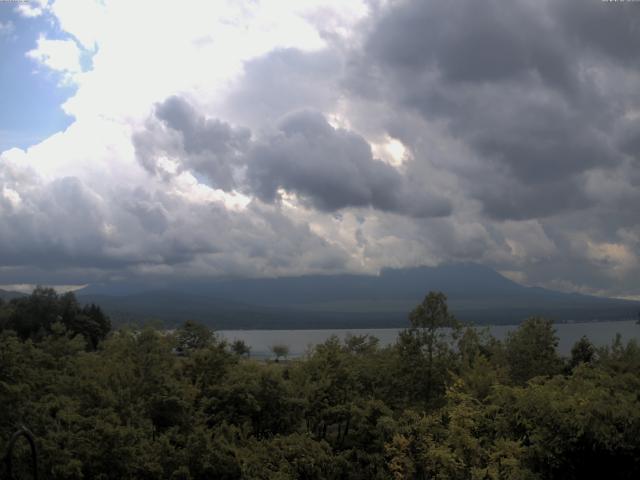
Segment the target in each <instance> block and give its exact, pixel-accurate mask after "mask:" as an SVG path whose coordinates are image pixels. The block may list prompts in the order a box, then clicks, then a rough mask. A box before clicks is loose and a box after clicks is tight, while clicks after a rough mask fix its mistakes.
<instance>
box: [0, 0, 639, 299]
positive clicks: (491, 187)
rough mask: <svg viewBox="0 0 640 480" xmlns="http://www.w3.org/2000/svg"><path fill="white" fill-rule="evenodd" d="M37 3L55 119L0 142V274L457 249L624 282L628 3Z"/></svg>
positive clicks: (580, 286)
mask: <svg viewBox="0 0 640 480" xmlns="http://www.w3.org/2000/svg"><path fill="white" fill-rule="evenodd" d="M50 3H51V5H49V3H47V2H42V3H40V4H38V6H37V9H38V15H43V16H44V17H45V18H46V19H47V20H51V21H53V24H55V25H56V26H57V27H60V30H61V32H56V33H55V34H56V35H58V34H60V33H63V34H64V35H67V40H50V39H51V38H53V35H54V33H53V32H47V33H45V34H44V36H43V37H42V38H41V42H39V43H38V46H37V47H36V49H35V50H33V51H32V52H30V53H29V55H30V57H31V58H33V59H34V60H35V61H38V62H39V63H40V64H41V65H44V66H47V68H52V69H54V70H56V71H60V72H62V73H63V75H67V76H71V77H73V79H74V81H75V83H76V84H77V92H76V93H75V94H74V95H73V96H72V98H70V99H69V101H67V102H66V103H65V105H64V106H63V108H64V110H65V111H66V112H67V113H69V114H70V115H72V116H73V117H74V118H75V122H74V123H73V124H72V125H71V126H70V127H69V128H68V129H67V130H66V131H64V132H59V133H58V134H56V135H54V136H52V137H50V138H49V139H47V140H46V141H44V142H42V143H41V144H40V145H37V146H34V147H31V148H30V149H28V150H27V151H25V152H22V151H19V150H12V151H9V152H4V153H3V154H2V155H3V156H2V161H1V162H0V227H1V228H0V252H1V253H0V256H1V261H0V280H1V281H2V283H6V284H18V283H25V284H31V283H36V282H37V281H38V279H43V280H42V281H43V282H44V283H52V284H70V285H74V284H84V283H87V282H89V281H93V280H95V279H114V280H117V279H120V280H122V279H128V278H132V277H139V278H143V279H152V278H160V277H171V276H192V277H193V276H211V275H247V276H264V275H267V276H273V275H283V274H302V273H311V272H315V273H318V272H325V273H326V272H336V271H343V272H370V273H375V272H376V271H378V270H379V269H380V268H382V267H385V266H393V267H403V266H414V265H419V264H437V263H441V262H451V261H477V262H481V263H485V264H487V265H490V266H492V267H494V268H497V269H499V270H501V271H505V272H509V275H510V276H511V277H512V278H517V279H519V280H520V281H523V282H526V283H529V284H537V285H546V286H551V287H555V288H563V289H573V290H577V291H582V292H593V293H598V294H610V295H624V296H634V295H636V296H637V295H638V292H639V291H640V283H639V281H638V279H639V278H640V264H639V263H638V255H637V252H638V247H639V246H640V240H639V239H640V231H639V230H638V225H637V224H638V218H637V211H636V210H637V208H635V205H637V204H638V203H639V202H640V193H638V192H640V189H639V187H640V163H639V158H640V157H639V153H638V152H639V150H638V148H639V145H640V140H639V138H640V137H638V134H637V132H638V131H640V129H639V128H638V127H639V126H640V124H639V122H640V96H639V95H638V93H637V85H638V82H640V67H639V65H640V64H639V63H638V62H637V61H635V60H636V59H637V52H636V50H635V49H634V46H635V45H637V43H638V41H639V40H640V38H638V36H639V35H640V31H639V30H638V29H637V21H636V15H635V9H636V6H635V5H632V4H631V2H624V5H623V4H620V2H618V4H612V3H611V2H600V1H598V0H588V1H577V0H568V1H565V2H553V1H551V0H542V1H533V0H515V1H513V2H509V3H505V2H498V1H497V0H490V1H486V2H477V1H472V0H462V1H458V2H442V1H436V0H420V1H418V0H402V1H394V2H339V1H335V2H334V1H331V2H324V1H311V0H305V1H301V2H296V4H295V5H294V6H293V7H291V5H285V4H284V3H282V2H279V1H266V0H261V1H246V2H244V1H242V2H240V1H229V2H215V4H214V3H212V2H207V1H193V2H190V3H189V5H188V7H185V4H184V3H179V2H153V1H140V2H133V3H132V2H110V1H107V2H95V4H94V2H87V5H84V4H83V6H82V7H78V6H76V5H75V3H76V2H71V1H65V0H57V1H55V2H50ZM30 5H34V10H33V12H31V11H30V13H29V12H27V11H26V9H23V10H24V11H23V12H22V13H23V14H26V13H28V14H31V13H33V14H35V13H36V12H35V4H30ZM632 9H634V10H632ZM149 12H153V13H152V14H149ZM143 18H144V19H145V22H144V25H142V24H141V22H140V19H143ZM23 20H24V19H23ZM23 20H21V21H23ZM24 21H26V20H24ZM57 27H56V28H57ZM596 27H597V28H596ZM56 38H57V37H56ZM51 42H54V43H51ZM56 42H61V43H56ZM80 53H83V55H86V54H87V53H91V54H92V55H93V59H92V65H91V66H90V67H89V68H88V69H87V71H86V72H82V69H81V68H80ZM81 72H82V74H81V75H80V73H81ZM34 279H35V280H34Z"/></svg>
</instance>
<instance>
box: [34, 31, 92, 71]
mask: <svg viewBox="0 0 640 480" xmlns="http://www.w3.org/2000/svg"><path fill="white" fill-rule="evenodd" d="M80 55H81V52H80V49H79V48H78V45H77V44H76V42H74V41H73V40H51V39H48V38H46V37H45V36H44V35H40V37H39V38H38V42H37V44H36V48H34V49H33V50H29V51H28V52H27V57H29V58H31V59H33V60H35V61H37V62H39V63H41V64H42V65H44V66H46V67H48V68H50V69H52V70H56V71H58V72H60V73H62V74H63V76H64V78H65V80H67V81H71V80H72V79H73V78H74V76H75V75H77V74H78V73H80V72H82V66H81V64H80Z"/></svg>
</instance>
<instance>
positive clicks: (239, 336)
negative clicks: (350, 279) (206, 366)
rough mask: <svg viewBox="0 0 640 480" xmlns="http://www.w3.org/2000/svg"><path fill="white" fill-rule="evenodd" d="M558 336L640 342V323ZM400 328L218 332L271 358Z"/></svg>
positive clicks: (566, 340) (582, 326) (387, 335)
mask: <svg viewBox="0 0 640 480" xmlns="http://www.w3.org/2000/svg"><path fill="white" fill-rule="evenodd" d="M488 327H489V331H490V333H491V334H492V335H493V336H494V337H496V338H497V339H503V338H504V337H505V336H506V335H507V332H509V331H511V330H513V329H515V328H517V325H489V326H488ZM555 328H556V333H557V335H558V351H559V352H560V354H562V355H568V354H569V353H570V351H571V347H572V346H573V344H574V343H575V342H576V341H577V340H579V339H580V337H582V336H583V335H586V336H587V337H588V338H589V340H591V342H592V343H593V344H594V345H596V346H604V345H609V344H611V342H612V341H613V339H614V338H615V336H616V334H617V333H619V334H620V335H621V336H622V339H623V341H625V342H626V341H628V340H631V339H632V338H635V339H637V340H638V341H640V325H638V324H636V322H635V321H633V320H630V321H623V322H590V323H559V324H556V325H555ZM401 330H402V329H400V328H371V329H341V330H220V331H218V334H219V335H220V336H221V337H223V338H225V339H227V340H229V341H233V340H244V341H245V343H246V344H247V345H249V346H250V347H251V356H252V357H269V356H272V355H271V351H270V347H271V346H272V345H276V344H282V345H287V346H288V347H289V356H290V357H299V356H301V355H304V353H305V352H306V351H307V350H308V349H309V348H310V347H312V346H314V345H317V344H319V343H323V342H324V341H325V340H327V339H328V338H329V337H330V336H331V335H337V336H338V337H339V338H341V339H344V338H345V337H346V336H347V334H352V335H367V334H368V335H373V336H375V337H377V338H378V339H380V345H381V346H384V345H389V344H391V343H393V342H395V340H396V337H397V335H398V332H400V331H401Z"/></svg>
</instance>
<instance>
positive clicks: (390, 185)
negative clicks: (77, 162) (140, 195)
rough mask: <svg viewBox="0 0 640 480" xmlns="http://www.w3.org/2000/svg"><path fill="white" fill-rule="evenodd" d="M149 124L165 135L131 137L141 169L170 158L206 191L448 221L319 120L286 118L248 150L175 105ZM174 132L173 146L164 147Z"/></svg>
mask: <svg viewBox="0 0 640 480" xmlns="http://www.w3.org/2000/svg"><path fill="white" fill-rule="evenodd" d="M155 118H156V119H157V120H159V122H160V123H161V124H162V125H164V126H165V127H168V128H169V129H170V130H171V131H172V132H169V135H163V134H162V133H163V132H164V131H165V130H162V131H161V132H160V134H158V132H157V127H158V125H157V122H156V123H155V124H154V123H153V122H150V123H149V124H148V128H147V129H146V130H144V131H141V132H138V133H137V134H136V135H135V143H136V146H137V154H138V158H139V159H140V161H141V163H142V164H143V165H145V166H148V165H156V164H157V161H156V159H157V157H158V155H161V154H165V153H169V154H170V155H173V156H175V157H176V158H178V159H179V160H180V162H181V163H180V168H181V169H189V170H192V171H193V172H195V173H196V174H197V175H205V176H206V177H207V178H208V179H210V180H211V181H210V183H211V185H212V186H214V187H216V188H222V189H223V190H227V191H230V190H232V189H233V188H237V189H238V190H241V191H243V192H245V193H247V194H249V195H255V196H257V197H258V198H259V199H260V200H262V201H264V202H267V203H274V202H278V201H280V200H281V195H280V191H281V189H284V190H286V191H287V192H289V193H295V194H297V195H298V196H299V197H300V199H301V200H302V201H303V202H304V203H305V204H307V206H309V207H312V208H316V209H319V210H322V211H326V212H333V211H336V210H339V209H342V208H348V207H371V208H374V209H379V210H382V211H388V212H394V213H398V214H403V215H409V216H413V217H434V216H436V217H437V216H446V215H449V214H450V213H451V205H450V203H449V201H448V200H447V199H445V198H443V197H441V196H439V195H436V194H434V193H431V192H429V191H428V190H427V189H425V188H424V186H422V185H420V184H417V183H414V182H412V181H410V180H409V179H408V178H407V177H406V176H404V175H402V174H401V173H400V172H399V171H398V170H397V169H396V168H394V167H392V166H390V165H388V164H386V163H384V162H383V161H381V160H377V159H375V158H374V157H373V155H372V152H371V146H370V145H369V143H367V141H366V140H365V139H364V138H363V137H361V136H360V135H357V134H355V133H353V132H350V131H347V130H344V129H340V128H334V127H333V126H331V125H330V124H329V123H328V122H327V120H326V118H325V117H324V116H323V115H322V114H321V113H318V112H314V111H309V110H305V111H299V112H294V113H291V114H289V115H287V116H285V117H284V118H283V119H282V120H281V121H279V122H278V123H277V125H276V126H275V128H274V127H272V130H275V132H272V133H269V134H265V135H263V138H261V139H259V140H255V141H252V142H250V141H249V139H250V137H251V134H250V132H249V131H248V130H247V129H244V128H237V129H236V128H232V127H230V126H229V125H228V124H226V123H224V122H221V121H220V120H214V119H205V118H204V116H202V115H201V114H199V113H198V112H197V111H196V110H195V109H194V108H193V107H192V106H191V105H190V104H189V103H188V102H186V101H185V100H184V99H182V98H178V97H172V98H169V99H168V100H166V101H165V102H163V103H161V104H159V105H158V106H157V108H156V110H155ZM176 132H177V133H179V138H180V142H178V143H180V145H179V146H176V142H175V141H172V140H171V134H172V133H176ZM167 143H168V144H169V147H167ZM194 155H195V156H194ZM147 168H148V167H147ZM234 169H235V174H234ZM234 177H243V178H244V180H245V181H244V182H240V181H238V182H236V181H234V180H233V179H234Z"/></svg>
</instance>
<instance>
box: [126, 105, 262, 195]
mask: <svg viewBox="0 0 640 480" xmlns="http://www.w3.org/2000/svg"><path fill="white" fill-rule="evenodd" d="M155 118H156V119H157V120H159V124H157V123H156V124H155V125H148V128H147V130H145V131H144V132H140V133H139V134H137V135H135V136H134V145H135V147H136V153H137V155H138V158H139V159H140V161H141V163H142V164H143V165H144V166H145V167H146V168H147V169H148V170H150V171H152V172H154V173H157V172H158V165H157V159H158V156H159V155H162V154H166V155H167V156H169V157H179V158H180V160H181V166H182V167H183V168H185V169H193V170H197V171H198V172H199V173H200V174H201V175H204V176H206V177H207V180H208V182H209V183H210V184H211V185H213V186H215V187H217V188H222V189H224V190H230V189H232V188H233V187H234V184H235V180H234V176H233V167H234V165H236V164H237V163H238V162H239V160H240V156H241V155H242V154H243V153H244V150H246V148H247V145H248V143H249V140H250V137H251V133H250V132H249V130H248V129H245V128H232V127H231V126H230V125H229V124H227V123H225V122H221V121H220V120H217V119H211V118H206V117H205V116H203V115H201V114H200V113H199V112H197V111H196V110H195V109H194V108H193V107H192V106H191V104H190V103H189V102H187V101H186V100H185V99H183V98H181V97H178V96H173V97H170V98H168V99H167V100H165V101H164V102H162V103H160V104H158V105H157V106H156V110H155Z"/></svg>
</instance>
